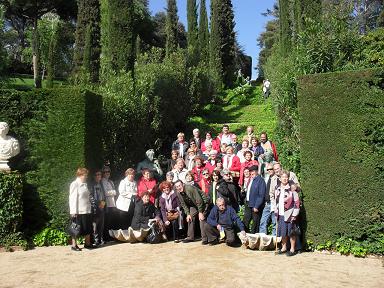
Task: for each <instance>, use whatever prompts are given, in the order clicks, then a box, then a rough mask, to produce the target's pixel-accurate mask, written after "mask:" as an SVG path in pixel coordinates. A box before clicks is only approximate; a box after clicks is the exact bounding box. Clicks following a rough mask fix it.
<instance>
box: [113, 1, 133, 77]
mask: <svg viewBox="0 0 384 288" xmlns="http://www.w3.org/2000/svg"><path fill="white" fill-rule="evenodd" d="M135 43H136V32H135V19H134V5H133V0H110V1H109V3H108V48H107V49H108V58H109V61H110V65H111V69H112V70H113V71H115V72H117V73H118V72H120V71H121V70H124V71H126V72H128V71H132V73H133V70H134V64H135V56H136V55H135V52H136V51H135V50H136V49H135Z"/></svg>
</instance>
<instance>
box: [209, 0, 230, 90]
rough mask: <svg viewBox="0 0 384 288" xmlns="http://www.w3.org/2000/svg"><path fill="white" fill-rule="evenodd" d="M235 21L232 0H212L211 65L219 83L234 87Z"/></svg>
mask: <svg viewBox="0 0 384 288" xmlns="http://www.w3.org/2000/svg"><path fill="white" fill-rule="evenodd" d="M234 28H235V23H234V14H233V7H232V2H231V1H230V0H220V1H219V0H212V1H211V35H210V36H211V38H210V65H211V69H212V71H213V75H217V76H216V77H217V79H218V80H217V81H218V82H217V85H218V87H219V86H220V84H221V83H223V84H224V85H225V87H227V88H230V87H232V84H233V80H234V72H235V63H234V59H235V31H234Z"/></svg>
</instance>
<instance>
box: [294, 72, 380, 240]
mask: <svg viewBox="0 0 384 288" xmlns="http://www.w3.org/2000/svg"><path fill="white" fill-rule="evenodd" d="M383 87H384V70H362V71H351V72H340V73H327V74H316V75H307V76H303V77H301V78H300V79H299V81H298V104H299V113H300V117H301V120H300V139H301V161H302V162H301V163H302V188H303V193H304V195H305V196H304V207H305V211H306V218H307V234H306V235H307V239H308V240H309V239H311V240H313V241H315V243H319V242H324V241H326V240H332V239H335V238H338V237H340V236H348V237H353V238H355V239H361V240H364V239H367V238H369V237H371V236H372V235H371V234H375V233H376V234H377V233H383V217H384V190H383V187H384V91H383Z"/></svg>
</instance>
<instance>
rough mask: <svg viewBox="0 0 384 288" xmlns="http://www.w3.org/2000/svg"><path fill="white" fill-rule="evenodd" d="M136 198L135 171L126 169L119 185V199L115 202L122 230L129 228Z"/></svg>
mask: <svg viewBox="0 0 384 288" xmlns="http://www.w3.org/2000/svg"><path fill="white" fill-rule="evenodd" d="M136 198H137V185H136V182H135V170H134V169H132V168H128V169H127V171H125V178H124V179H123V180H121V182H120V185H119V197H118V198H117V201H116V208H117V209H118V210H119V212H120V228H121V229H123V230H126V229H128V227H129V226H131V222H132V217H133V212H134V209H135V206H134V205H135V201H136Z"/></svg>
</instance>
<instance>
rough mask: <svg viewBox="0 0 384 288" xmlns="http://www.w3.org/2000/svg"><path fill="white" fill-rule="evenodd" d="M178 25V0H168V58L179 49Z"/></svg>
mask: <svg viewBox="0 0 384 288" xmlns="http://www.w3.org/2000/svg"><path fill="white" fill-rule="evenodd" d="M177 23H178V17H177V6H176V0H167V18H166V22H165V33H166V35H167V38H166V43H165V52H166V55H167V57H168V56H169V55H170V54H171V53H172V52H174V51H176V49H177V39H178V38H177Z"/></svg>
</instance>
